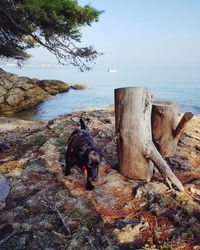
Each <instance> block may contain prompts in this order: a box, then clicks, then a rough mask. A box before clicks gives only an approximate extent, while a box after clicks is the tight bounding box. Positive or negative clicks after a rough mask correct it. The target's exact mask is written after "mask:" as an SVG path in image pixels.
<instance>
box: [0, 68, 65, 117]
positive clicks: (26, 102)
mask: <svg viewBox="0 0 200 250" xmlns="http://www.w3.org/2000/svg"><path fill="white" fill-rule="evenodd" d="M69 88H70V86H69V85H67V84H65V83H64V82H62V81H56V80H43V81H39V80H37V79H31V78H28V77H18V76H17V75H14V74H11V73H7V72H6V71H3V70H1V71H0V114H5V115H10V114H13V113H16V112H19V111H22V110H25V109H28V108H31V107H34V106H35V105H37V104H38V103H40V102H42V101H43V100H45V99H46V98H49V97H50V96H51V94H57V93H59V92H63V91H68V90H69Z"/></svg>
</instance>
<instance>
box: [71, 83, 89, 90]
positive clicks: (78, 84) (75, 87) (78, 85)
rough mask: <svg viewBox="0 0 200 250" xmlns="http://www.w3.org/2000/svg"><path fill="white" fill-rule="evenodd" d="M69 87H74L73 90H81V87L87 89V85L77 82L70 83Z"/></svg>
mask: <svg viewBox="0 0 200 250" xmlns="http://www.w3.org/2000/svg"><path fill="white" fill-rule="evenodd" d="M70 88H72V89H75V90H82V89H88V88H89V87H88V85H87V84H83V83H77V84H74V85H71V86H70Z"/></svg>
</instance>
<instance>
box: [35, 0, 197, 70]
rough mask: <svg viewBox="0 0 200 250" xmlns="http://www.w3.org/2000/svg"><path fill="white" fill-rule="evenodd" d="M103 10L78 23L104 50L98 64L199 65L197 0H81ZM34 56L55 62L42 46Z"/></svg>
mask: <svg viewBox="0 0 200 250" xmlns="http://www.w3.org/2000/svg"><path fill="white" fill-rule="evenodd" d="M79 3H80V4H81V5H83V4H88V3H90V4H91V6H93V7H95V8H97V9H100V10H105V13H103V14H102V15H101V16H100V19H99V22H98V23H94V24H93V25H92V26H91V27H89V28H88V27H86V28H83V29H82V34H83V38H82V42H83V45H93V46H94V47H95V48H96V49H97V50H98V51H99V52H103V53H104V55H103V56H101V57H100V58H99V59H98V61H97V65H96V67H102V66H103V67H107V68H120V67H200V0H123V1H122V0H91V1H87V0H81V1H79ZM33 54H34V55H35V57H34V58H33V61H44V62H50V63H52V62H56V59H54V57H53V56H51V55H49V54H48V53H46V52H44V50H41V49H39V50H38V49H37V50H33Z"/></svg>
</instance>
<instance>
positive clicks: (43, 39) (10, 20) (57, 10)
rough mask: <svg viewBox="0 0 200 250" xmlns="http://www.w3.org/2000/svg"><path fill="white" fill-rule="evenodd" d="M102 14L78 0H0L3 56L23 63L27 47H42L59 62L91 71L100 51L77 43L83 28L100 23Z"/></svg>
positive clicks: (0, 34)
mask: <svg viewBox="0 0 200 250" xmlns="http://www.w3.org/2000/svg"><path fill="white" fill-rule="evenodd" d="M101 13H102V11H99V10H96V9H94V8H92V7H91V6H90V5H85V6H83V7H82V6H79V5H78V1H76V0H20V1H19V0H1V1H0V58H5V59H16V60H17V61H18V63H19V64H21V63H22V62H23V61H25V60H26V59H27V58H29V57H30V55H29V54H28V53H27V52H26V50H27V49H30V48H34V47H36V46H43V47H45V48H46V49H47V50H48V51H50V52H51V53H52V54H54V55H55V56H56V58H57V59H58V61H59V62H60V63H62V64H71V65H73V66H76V67H78V68H79V69H80V70H82V71H83V70H89V69H90V67H89V66H88V65H89V63H91V62H93V61H94V59H96V57H97V55H98V53H97V51H96V50H95V49H94V48H92V47H91V46H89V47H79V46H78V45H79V44H78V43H80V41H81V31H80V28H81V27H83V26H86V25H89V26H90V25H91V23H92V22H94V21H95V22H97V21H98V17H99V15H100V14H101Z"/></svg>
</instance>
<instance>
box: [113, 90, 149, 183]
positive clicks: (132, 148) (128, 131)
mask: <svg viewBox="0 0 200 250" xmlns="http://www.w3.org/2000/svg"><path fill="white" fill-rule="evenodd" d="M151 108H152V90H151V89H147V88H137V87H130V88H119V89H115V119H116V133H117V137H118V140H117V151H118V159H119V171H120V173H121V174H122V175H124V176H126V177H129V178H131V179H142V180H150V179H151V177H152V174H153V165H152V162H151V161H150V160H148V159H146V158H145V157H144V150H145V145H147V144H149V143H150V142H151V140H152V139H151V122H150V121H151Z"/></svg>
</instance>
